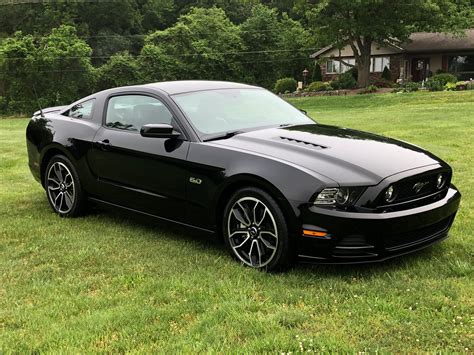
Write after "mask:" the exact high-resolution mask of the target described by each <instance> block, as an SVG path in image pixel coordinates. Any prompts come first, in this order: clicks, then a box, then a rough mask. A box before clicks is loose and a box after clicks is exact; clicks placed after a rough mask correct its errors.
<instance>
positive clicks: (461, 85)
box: [456, 81, 470, 90]
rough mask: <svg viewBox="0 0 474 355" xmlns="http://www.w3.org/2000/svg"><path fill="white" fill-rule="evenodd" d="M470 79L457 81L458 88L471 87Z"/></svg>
mask: <svg viewBox="0 0 474 355" xmlns="http://www.w3.org/2000/svg"><path fill="white" fill-rule="evenodd" d="M469 84H470V82H469V81H458V82H457V83H456V90H467V89H468V87H469Z"/></svg>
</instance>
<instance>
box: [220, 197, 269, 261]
mask: <svg viewBox="0 0 474 355" xmlns="http://www.w3.org/2000/svg"><path fill="white" fill-rule="evenodd" d="M227 232H228V235H227V237H228V238H229V242H230V246H231V247H232V250H233V251H234V253H235V255H236V256H237V257H238V258H239V259H240V261H242V262H243V263H244V264H246V265H248V266H251V267H254V268H261V267H264V266H266V265H268V264H269V263H270V262H271V261H272V260H273V258H274V256H275V254H276V251H277V247H278V229H277V225H276V222H275V218H274V217H273V214H272V213H271V211H270V209H269V208H268V207H267V206H266V205H265V203H263V202H262V201H261V200H259V199H257V198H255V197H243V198H240V199H239V200H237V201H236V202H235V203H234V204H233V206H232V208H231V209H230V211H229V215H228V217H227Z"/></svg>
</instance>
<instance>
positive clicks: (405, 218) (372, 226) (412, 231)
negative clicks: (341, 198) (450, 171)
mask: <svg viewBox="0 0 474 355" xmlns="http://www.w3.org/2000/svg"><path fill="white" fill-rule="evenodd" d="M460 200H461V194H460V193H459V191H458V190H457V189H456V188H455V187H454V186H451V187H450V188H449V190H448V192H447V194H446V196H445V197H444V198H443V199H442V200H439V201H436V202H434V203H431V204H428V205H425V206H421V207H417V208H412V209H409V210H403V211H397V212H388V213H358V212H345V211H336V210H330V209H325V208H321V207H316V206H309V207H306V208H304V209H303V210H302V213H301V220H302V224H303V229H312V230H318V231H325V232H327V233H328V235H327V236H325V237H309V236H300V237H299V239H298V258H299V260H300V261H302V262H311V263H337V264H344V263H351V264H352V263H368V262H375V261H383V260H386V259H389V258H392V257H395V256H399V255H403V254H407V253H411V252H414V251H416V250H419V249H423V248H425V247H427V246H429V245H431V244H433V243H435V242H438V241H440V240H443V239H445V238H447V236H448V231H449V229H450V227H451V225H452V223H453V221H454V217H455V215H456V212H457V210H458V208H459V203H460Z"/></svg>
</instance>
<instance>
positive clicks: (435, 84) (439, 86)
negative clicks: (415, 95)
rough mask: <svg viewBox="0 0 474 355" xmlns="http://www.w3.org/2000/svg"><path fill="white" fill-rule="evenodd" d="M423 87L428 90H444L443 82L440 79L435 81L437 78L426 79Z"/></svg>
mask: <svg viewBox="0 0 474 355" xmlns="http://www.w3.org/2000/svg"><path fill="white" fill-rule="evenodd" d="M425 87H426V88H427V89H428V90H429V91H443V90H444V84H443V83H442V82H441V81H437V80H428V81H427V82H426V83H425Z"/></svg>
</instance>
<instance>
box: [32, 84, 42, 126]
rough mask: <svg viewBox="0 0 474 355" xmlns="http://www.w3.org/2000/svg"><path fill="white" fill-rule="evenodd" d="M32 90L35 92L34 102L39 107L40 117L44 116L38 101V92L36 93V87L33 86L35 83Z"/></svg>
mask: <svg viewBox="0 0 474 355" xmlns="http://www.w3.org/2000/svg"><path fill="white" fill-rule="evenodd" d="M33 92H34V93H35V97H36V103H37V104H38V107H39V112H40V116H41V117H42V118H44V113H43V109H42V108H41V104H40V101H39V98H38V94H37V93H36V87H35V85H33Z"/></svg>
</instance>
